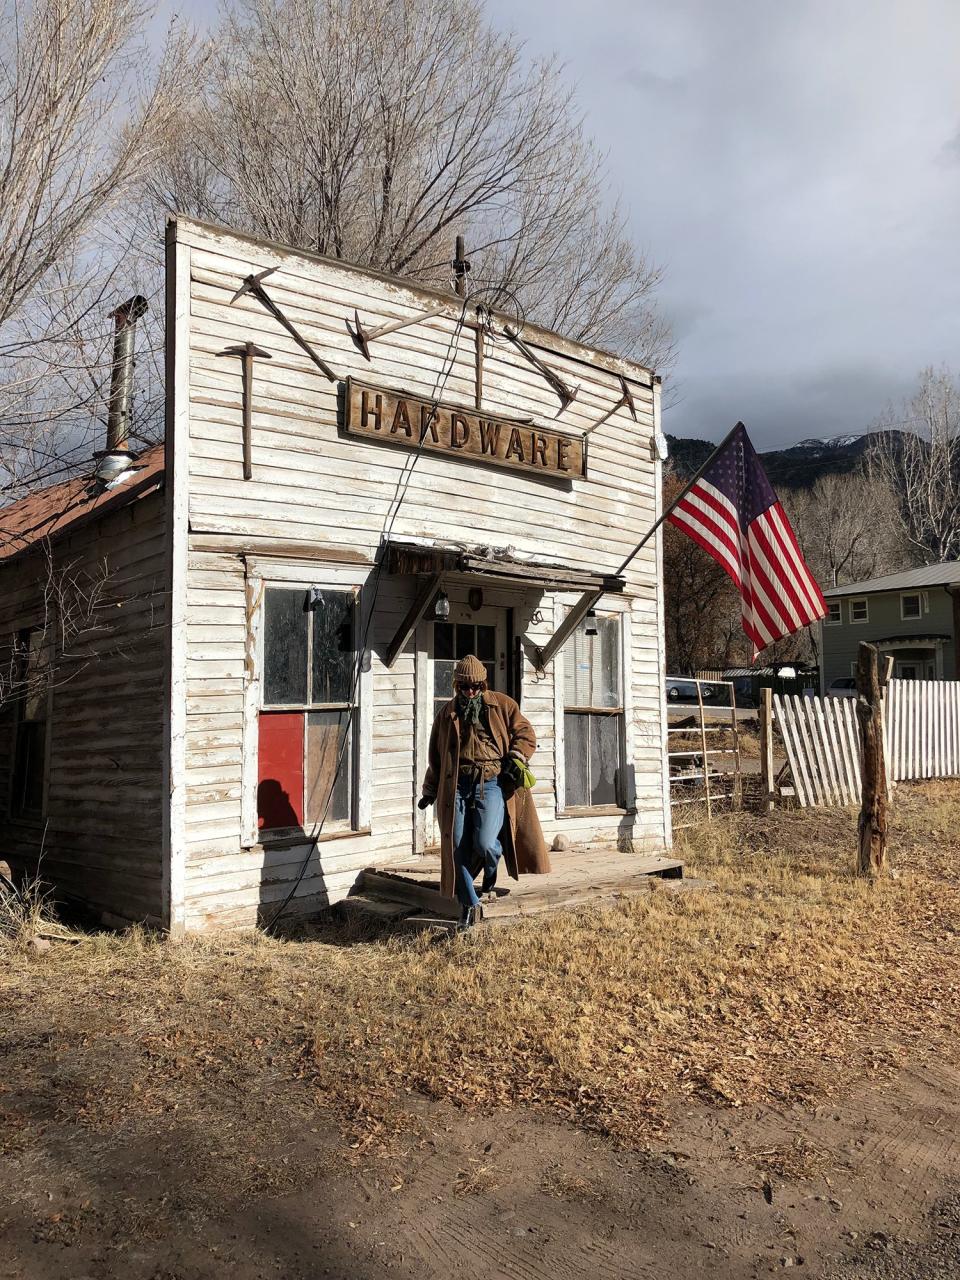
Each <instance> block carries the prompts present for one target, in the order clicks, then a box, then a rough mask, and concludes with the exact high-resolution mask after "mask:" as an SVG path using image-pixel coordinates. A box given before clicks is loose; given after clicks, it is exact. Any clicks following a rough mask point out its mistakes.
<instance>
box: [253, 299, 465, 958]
mask: <svg viewBox="0 0 960 1280" xmlns="http://www.w3.org/2000/svg"><path fill="white" fill-rule="evenodd" d="M469 302H470V295H469V294H468V295H466V296H465V297H464V299H463V306H462V307H461V308H460V315H459V318H458V319H457V322H456V324H455V325H454V328H453V332H452V334H451V335H450V341H449V343H448V344H447V350H446V352H445V353H444V357H443V360H442V361H441V364H440V372H439V373H438V375H437V379H436V381H435V383H434V387H433V391H432V393H431V396H430V413H429V415H428V416H427V418H426V420H425V421H424V422H423V425H422V426H421V429H420V439H419V441H418V442H417V448H416V450H415V452H414V453H413V455H412V457H411V458H409V459H407V461H406V462H405V463H404V466H403V468H402V469H401V472H400V475H399V476H398V478H397V485H396V488H395V489H394V492H393V497H392V498H391V499H390V505H389V506H388V508H387V517H386V519H385V521H384V526H383V529H382V530H381V533H380V555H379V556H378V558H377V563H376V565H375V566H374V571H373V585H372V587H371V588H368V590H367V591H363V590H361V591H360V594H359V604H360V608H361V614H362V613H363V611H364V606H365V604H366V599H365V597H366V598H367V599H369V607H367V608H366V618H365V619H364V627H363V633H362V635H361V637H360V643H359V645H358V646H357V652H356V659H355V661H354V665H353V671H352V674H351V683H350V696H349V698H348V700H347V701H348V706H347V708H346V711H345V712H341V713H340V716H341V719H340V720H338V723H337V731H338V733H339V730H340V726H341V724H342V723H343V721H342V717H343V715H344V714H346V715H347V717H348V724H352V723H353V719H354V716H355V714H356V710H357V690H358V689H359V686H360V676H361V675H362V673H363V664H364V655H365V654H366V652H367V642H368V640H369V637H370V630H371V627H372V625H373V619H374V616H375V614H376V605H377V598H378V596H379V593H380V584H381V579H382V577H383V564H384V559H385V553H386V543H387V541H388V540H389V537H390V534H391V532H392V531H393V526H394V525H395V523H396V520H397V516H398V515H399V512H400V508H401V506H402V505H403V501H404V498H405V497H406V495H407V490H408V489H409V487H410V481H411V480H412V479H413V472H414V468H415V467H416V465H417V462H418V461H419V459H420V457H421V456H422V454H423V451H424V445H425V443H426V438H427V433H428V431H429V429H430V427H431V425H432V423H433V420H434V416H435V415H436V412H437V409H438V407H439V404H440V398H441V396H442V395H443V390H444V388H445V387H446V385H447V380H448V379H449V377H450V374H451V373H452V372H453V366H454V364H455V363H456V356H457V348H458V346H459V339H460V334H461V332H462V331H463V326H464V323H465V321H466V314H467V306H468V304H469ZM351 738H352V735H351V734H349V733H345V734H344V735H343V739H342V741H341V743H340V747H339V750H338V753H337V763H336V767H335V769H334V771H333V777H332V779H331V781H330V786H329V788H328V790H327V798H326V801H325V802H324V806H323V811H322V813H321V815H320V818H319V820H318V821H316V822H315V823H314V824H313V831H312V832H311V834H310V836H309V837H308V842H309V848H308V849H307V853H306V856H305V857H304V859H303V861H302V862H301V864H300V868H299V870H298V872H297V875H296V878H295V880H294V882H293V884H292V885H291V886H290V889H289V891H288V893H287V896H286V897H285V898H284V900H283V901H282V902H281V904H280V906H279V907H278V908H277V910H276V911H275V912H274V913H273V915H272V916H271V917H270V919H269V921H268V922H267V924H266V925H264V926H263V927H264V930H265V932H267V933H269V932H270V930H271V929H273V927H274V926H275V925H276V923H277V921H278V920H279V919H280V917H281V916H282V915H283V913H284V912H285V911H286V909H287V907H288V906H289V905H290V903H291V902H292V901H293V899H294V896H295V895H296V892H297V889H299V887H300V885H301V883H302V882H303V878H304V876H305V875H306V873H307V867H308V866H309V865H310V860H311V858H312V857H313V854H314V851H315V849H316V847H317V844H318V843H319V840H320V836H321V834H322V833H323V824H324V823H325V822H326V820H327V815H328V813H329V811H330V805H331V803H332V801H333V793H334V791H335V790H336V785H337V781H338V779H339V777H340V772H341V770H342V768H343V762H344V760H345V759H346V753H347V747H348V744H350V743H351Z"/></svg>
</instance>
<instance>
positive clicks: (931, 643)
mask: <svg viewBox="0 0 960 1280" xmlns="http://www.w3.org/2000/svg"><path fill="white" fill-rule="evenodd" d="M949 639H950V637H949V636H945V635H922V636H884V638H883V639H882V640H874V641H873V643H874V644H875V645H876V646H877V647H878V648H882V649H936V648H939V646H940V645H944V644H946V643H947V641H948V640H949Z"/></svg>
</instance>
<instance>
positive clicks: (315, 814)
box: [257, 587, 357, 834]
mask: <svg viewBox="0 0 960 1280" xmlns="http://www.w3.org/2000/svg"><path fill="white" fill-rule="evenodd" d="M356 643H357V642H356V597H355V595H354V593H353V592H352V591H336V590H326V589H322V590H321V589H317V588H313V589H312V590H310V591H305V590H304V589H302V588H289V587H268V588H267V589H266V592H265V595H264V614H263V706H262V708H261V710H260V733H259V766H258V777H259V785H258V788H257V823H258V827H259V829H260V830H261V831H289V830H291V829H293V830H296V829H297V828H305V829H307V830H308V831H309V832H310V833H311V834H314V833H315V832H316V830H317V828H318V827H320V829H322V830H324V831H329V830H331V829H333V830H344V829H349V828H350V827H351V826H352V825H353V809H354V806H353V795H354V758H353V757H354V722H355V718H356V706H355V705H354V704H352V702H351V695H352V692H353V689H354V685H355V684H356V675H357V651H356ZM321 824H322V825H321Z"/></svg>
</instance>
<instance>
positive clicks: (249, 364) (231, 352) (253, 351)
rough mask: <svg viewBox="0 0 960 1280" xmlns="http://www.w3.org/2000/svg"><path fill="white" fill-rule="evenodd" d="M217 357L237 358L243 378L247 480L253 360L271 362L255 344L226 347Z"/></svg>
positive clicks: (248, 475)
mask: <svg viewBox="0 0 960 1280" xmlns="http://www.w3.org/2000/svg"><path fill="white" fill-rule="evenodd" d="M217 355H218V356H239V357H240V360H241V366H240V369H241V374H242V377H243V478H244V480H249V479H250V478H251V477H252V475H253V362H254V360H272V359H273V357H272V356H271V354H270V352H269V351H264V349H263V347H258V346H257V344H256V343H255V342H244V343H241V344H240V346H237V347H227V348H226V349H225V350H224V351H218V352H217Z"/></svg>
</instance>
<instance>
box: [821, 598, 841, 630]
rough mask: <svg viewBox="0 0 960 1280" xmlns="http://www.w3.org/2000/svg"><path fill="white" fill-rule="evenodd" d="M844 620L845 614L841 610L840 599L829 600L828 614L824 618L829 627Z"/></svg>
mask: <svg viewBox="0 0 960 1280" xmlns="http://www.w3.org/2000/svg"><path fill="white" fill-rule="evenodd" d="M842 621H843V614H842V613H841V611H840V601H839V600H828V601H827V616H826V617H825V618H824V622H825V623H826V624H827V626H828V627H833V626H836V625H837V623H839V622H842Z"/></svg>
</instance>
